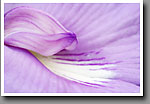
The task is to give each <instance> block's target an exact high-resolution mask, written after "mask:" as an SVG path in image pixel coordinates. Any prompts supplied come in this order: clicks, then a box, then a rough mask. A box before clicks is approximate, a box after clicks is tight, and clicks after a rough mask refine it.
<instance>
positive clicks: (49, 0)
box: [1, 0, 143, 96]
mask: <svg viewBox="0 0 150 104" xmlns="http://www.w3.org/2000/svg"><path fill="white" fill-rule="evenodd" d="M4 3H140V93H4ZM1 96H143V0H74V1H73V0H63V1H62V0H1Z"/></svg>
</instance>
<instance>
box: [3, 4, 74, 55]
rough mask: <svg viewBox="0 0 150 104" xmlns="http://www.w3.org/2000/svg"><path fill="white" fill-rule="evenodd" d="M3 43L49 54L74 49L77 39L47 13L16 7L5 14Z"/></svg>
mask: <svg viewBox="0 0 150 104" xmlns="http://www.w3.org/2000/svg"><path fill="white" fill-rule="evenodd" d="M5 44H6V45H11V46H16V47H20V48H25V49H28V50H31V51H34V52H37V53H39V54H41V55H44V56H50V55H53V54H55V53H57V52H59V51H61V50H63V49H67V50H72V49H74V48H75V46H76V44H77V39H76V36H75V34H74V33H71V32H69V31H68V30H66V29H65V28H64V27H63V26H62V25H61V24H59V23H58V21H56V20H54V19H53V18H52V17H51V16H49V15H48V14H46V13H43V12H41V11H38V10H36V9H33V8H29V7H18V8H15V9H13V10H10V11H9V12H7V13H6V14H5Z"/></svg>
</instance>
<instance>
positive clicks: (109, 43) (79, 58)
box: [6, 3, 140, 92]
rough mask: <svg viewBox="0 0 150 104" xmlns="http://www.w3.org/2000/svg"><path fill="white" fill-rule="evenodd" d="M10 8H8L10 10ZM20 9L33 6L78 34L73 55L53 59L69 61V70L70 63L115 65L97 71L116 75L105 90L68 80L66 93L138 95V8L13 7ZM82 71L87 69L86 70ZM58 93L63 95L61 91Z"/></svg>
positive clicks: (60, 55) (90, 5)
mask: <svg viewBox="0 0 150 104" xmlns="http://www.w3.org/2000/svg"><path fill="white" fill-rule="evenodd" d="M8 5H9V4H7V7H9V6H8ZM21 5H24V6H25V5H31V6H32V7H34V8H38V9H41V10H44V11H46V12H48V13H49V14H51V15H53V16H54V17H55V18H56V19H57V20H58V21H59V22H60V23H61V24H62V25H63V26H65V28H67V29H68V30H70V31H72V32H74V33H75V34H76V36H77V39H78V45H77V48H76V49H75V50H74V51H62V52H60V53H58V54H56V55H55V56H54V57H53V58H57V59H56V60H57V61H60V60H65V61H67V63H66V66H65V67H67V65H68V61H69V62H70V61H71V63H74V62H75V63H80V62H82V63H84V62H86V63H90V64H99V66H98V67H101V66H103V65H102V64H106V63H107V64H113V67H104V68H98V69H95V70H106V71H111V72H113V73H115V76H113V78H112V77H110V79H111V80H110V81H107V82H103V83H107V84H105V85H102V86H103V87H102V86H101V87H99V88H97V87H96V88H95V87H88V86H86V85H82V84H78V83H75V84H73V83H70V82H69V80H66V81H67V82H66V85H65V86H66V87H65V89H66V90H70V89H72V87H73V88H74V89H76V90H72V92H139V85H140V77H139V76H140V28H139V27H140V19H139V17H140V16H139V15H140V10H139V4H134V3H132V4H40V5H38V4H16V5H14V7H15V6H21ZM68 8H69V9H68ZM6 10H7V9H6ZM85 11H86V12H85ZM64 13H65V14H64ZM94 59H95V60H94ZM73 60H74V61H73ZM49 62H51V61H49ZM59 64H60V63H59ZM61 64H62V63H61ZM63 64H64V63H63ZM84 65H85V63H84ZM91 66H92V67H93V66H94V65H91ZM73 68H74V67H73ZM82 68H83V69H84V67H82ZM82 68H80V69H82ZM41 69H42V68H41ZM50 70H52V69H50ZM67 70H68V69H67ZM88 70H90V69H88ZM90 72H91V71H90ZM88 74H90V73H88ZM58 79H60V78H58ZM55 81H56V80H55ZM62 82H63V83H65V82H64V81H62ZM101 82H102V81H101ZM60 83H61V81H60ZM68 85H72V87H70V86H69V88H68ZM106 85H107V86H106ZM136 85H138V86H136ZM56 86H58V84H57V85H56ZM60 86H63V84H62V85H60ZM104 86H105V87H104ZM18 89H19V88H18ZM59 90H61V91H64V90H63V89H62V88H59ZM47 92H48V91H47ZM64 92H67V91H64ZM68 92H71V91H68Z"/></svg>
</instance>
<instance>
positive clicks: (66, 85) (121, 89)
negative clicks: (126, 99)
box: [4, 3, 140, 93]
mask: <svg viewBox="0 0 150 104" xmlns="http://www.w3.org/2000/svg"><path fill="white" fill-rule="evenodd" d="M15 7H16V8H15ZM4 19H5V20H4V22H5V23H4V25H5V40H4V42H5V50H4V52H5V62H4V67H5V68H4V74H5V78H4V88H5V93H8V92H14V93H30V92H34V93H37V92H40V93H52V92H55V93H61V92H62V93H72V92H75V93H103V92H105V93H126V92H136V93H139V90H140V9H139V4H136V3H132V4H129V3H127V4H125V3H124V4H115V3H110V4H109V3H108V4H104V3H103V4H101V3H98V4H90V3H87V4H82V3H81V4H80V3H77V4H71V3H70V4H63V3H59V4H58V3H57V4H52V3H51V4H5V17H4Z"/></svg>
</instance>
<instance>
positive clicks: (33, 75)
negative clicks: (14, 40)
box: [4, 46, 139, 93]
mask: <svg viewBox="0 0 150 104" xmlns="http://www.w3.org/2000/svg"><path fill="white" fill-rule="evenodd" d="M20 57H21V58H20ZM16 62H17V63H16ZM4 67H5V78H4V79H5V81H4V82H5V83H4V86H5V93H12V92H13V93H31V92H32V93H33V92H35V93H38V92H41V93H44V92H54V93H56V92H58V93H73V92H75V93H77V92H79V93H94V92H95V93H99V92H109V93H110V92H112V93H116V92H119V93H126V92H139V87H138V86H136V85H134V84H131V83H128V82H124V81H121V80H112V81H110V82H108V84H107V86H97V87H92V86H88V85H84V84H80V83H77V82H74V81H70V80H67V79H65V78H62V77H59V76H57V75H55V74H53V73H52V72H51V71H49V70H47V68H46V67H44V66H43V65H42V64H41V63H40V62H39V61H38V60H37V59H36V58H35V57H34V56H33V55H31V53H29V52H28V51H26V50H23V49H19V48H14V47H7V46H5V65H4Z"/></svg>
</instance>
